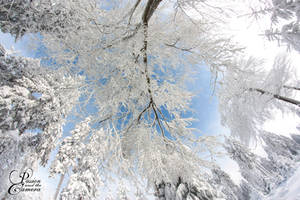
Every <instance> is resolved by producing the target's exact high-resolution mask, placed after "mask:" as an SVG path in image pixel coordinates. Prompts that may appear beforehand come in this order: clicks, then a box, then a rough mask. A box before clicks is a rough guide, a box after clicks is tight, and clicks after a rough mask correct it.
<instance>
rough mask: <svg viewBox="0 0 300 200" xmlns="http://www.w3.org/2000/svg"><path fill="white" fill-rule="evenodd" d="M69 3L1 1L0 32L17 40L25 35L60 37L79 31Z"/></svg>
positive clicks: (40, 0) (32, 0)
mask: <svg viewBox="0 0 300 200" xmlns="http://www.w3.org/2000/svg"><path fill="white" fill-rule="evenodd" d="M72 10H73V9H72V4H71V3H69V1H57V0H51V1H47V0H38V1H37V0H1V1H0V30H1V31H2V32H4V33H6V32H7V33H10V34H12V35H13V36H14V37H15V38H16V39H18V38H19V37H21V36H23V35H24V34H25V33H38V32H48V33H51V34H53V35H56V36H58V37H63V33H64V32H67V31H74V30H76V29H78V28H79V27H78V26H77V24H78V23H77V22H76V21H77V19H78V16H76V14H75V12H73V11H72Z"/></svg>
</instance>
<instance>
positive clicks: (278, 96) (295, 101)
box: [248, 88, 300, 107]
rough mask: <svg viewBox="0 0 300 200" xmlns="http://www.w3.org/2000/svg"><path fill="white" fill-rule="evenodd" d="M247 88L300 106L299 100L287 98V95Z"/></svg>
mask: <svg viewBox="0 0 300 200" xmlns="http://www.w3.org/2000/svg"><path fill="white" fill-rule="evenodd" d="M248 90H249V91H255V92H259V93H261V94H265V95H270V96H272V97H274V98H275V99H278V100H280V101H284V102H286V103H290V104H293V105H296V106H298V107H300V101H297V100H295V99H291V98H288V97H283V96H280V95H278V94H273V93H271V92H267V91H264V90H262V89H259V88H249V89H248Z"/></svg>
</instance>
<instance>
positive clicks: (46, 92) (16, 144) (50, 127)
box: [0, 47, 81, 192]
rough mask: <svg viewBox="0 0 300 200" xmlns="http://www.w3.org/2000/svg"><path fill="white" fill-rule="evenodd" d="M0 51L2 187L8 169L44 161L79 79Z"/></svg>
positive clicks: (75, 97)
mask: <svg viewBox="0 0 300 200" xmlns="http://www.w3.org/2000/svg"><path fill="white" fill-rule="evenodd" d="M0 49H1V55H0V121H1V122H0V138H1V144H0V149H1V151H0V161H1V166H0V180H1V183H3V185H2V184H1V186H3V187H6V185H5V184H4V183H6V182H8V179H7V175H9V173H10V171H11V170H12V168H14V167H15V169H16V170H21V169H23V168H26V166H31V167H32V166H34V163H36V162H37V161H38V160H40V161H41V163H42V164H43V165H45V164H46V162H47V160H48V157H49V154H50V152H51V151H52V150H53V149H54V148H55V147H56V144H57V141H58V139H59V138H60V137H61V136H62V126H63V124H64V120H65V117H66V115H67V114H68V113H69V112H70V111H71V109H72V107H73V106H74V104H75V103H76V102H77V100H78V97H79V92H78V88H79V86H80V84H81V79H80V78H72V77H67V76H64V74H63V73H59V72H53V71H51V70H47V69H46V68H43V67H41V66H40V64H39V61H38V60H34V59H31V58H24V57H16V56H11V55H8V54H7V53H6V52H5V49H4V48H3V47H1V48H0ZM3 191H4V192H6V191H7V188H5V189H4V188H1V192H3Z"/></svg>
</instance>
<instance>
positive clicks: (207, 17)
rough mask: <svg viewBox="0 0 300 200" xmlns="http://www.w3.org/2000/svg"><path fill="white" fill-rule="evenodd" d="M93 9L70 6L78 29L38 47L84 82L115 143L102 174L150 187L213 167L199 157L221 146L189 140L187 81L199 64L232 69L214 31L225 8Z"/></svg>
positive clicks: (123, 5) (141, 4)
mask: <svg viewBox="0 0 300 200" xmlns="http://www.w3.org/2000/svg"><path fill="white" fill-rule="evenodd" d="M90 2H91V3H90V4H82V2H81V1H76V2H75V1H74V2H73V3H74V5H76V6H74V8H76V9H77V10H76V12H78V13H81V14H82V15H81V19H80V20H81V21H80V22H79V23H80V24H79V26H80V27H81V28H80V29H78V30H76V31H70V32H67V33H66V34H65V36H64V37H63V39H61V38H59V37H53V36H52V35H51V34H44V35H43V39H44V40H43V42H44V44H45V45H46V47H47V48H48V50H49V52H48V54H49V55H51V56H52V58H53V59H54V60H55V61H56V63H57V64H58V65H59V66H63V68H65V69H67V70H68V71H69V72H70V73H75V74H77V73H81V74H84V75H85V76H86V77H87V78H86V81H87V82H88V84H87V88H86V91H87V94H86V95H87V97H88V98H87V99H93V102H95V105H96V106H97V110H96V111H95V112H97V115H95V116H94V117H93V120H92V121H93V123H94V122H98V123H97V125H95V126H97V129H101V128H103V130H104V133H105V134H107V135H109V136H113V137H115V139H117V140H118V141H119V143H116V145H115V146H109V148H110V149H109V151H108V152H110V153H109V154H108V157H109V158H110V159H111V160H110V161H109V162H115V163H114V165H110V166H106V167H107V168H106V167H105V168H106V169H107V170H108V169H110V170H111V171H114V170H116V169H118V170H117V173H118V174H119V175H120V174H122V175H124V174H126V175H127V176H128V177H130V178H132V179H136V178H137V177H138V178H142V179H143V180H146V181H148V183H149V185H155V183H159V182H162V181H164V182H166V183H170V184H173V185H174V184H176V182H177V179H178V177H181V178H182V179H183V180H184V182H187V183H189V182H190V181H191V180H192V178H193V177H194V176H198V175H199V171H200V170H201V168H202V167H210V166H211V162H210V160H209V161H207V160H204V159H202V158H201V157H200V156H198V155H200V154H198V153H199V152H203V151H209V152H214V148H215V147H216V146H217V144H218V142H216V140H215V138H214V137H205V136H201V137H199V138H196V137H194V136H195V135H194V134H195V133H196V132H195V130H194V129H192V128H191V126H190V125H191V122H192V120H193V118H192V117H190V116H188V117H186V115H185V114H186V113H187V111H189V109H190V107H189V103H190V102H191V99H192V96H193V95H192V93H191V92H189V91H188V90H187V87H186V82H187V81H188V79H187V77H188V76H189V75H192V73H193V72H194V71H197V68H196V66H202V65H203V64H204V63H205V64H206V65H208V66H209V67H210V69H211V71H212V72H213V73H214V74H216V72H218V71H219V70H221V69H222V68H226V67H231V59H232V57H233V56H234V55H235V54H236V53H237V52H238V50H239V49H238V48H235V46H234V45H232V43H231V42H230V40H229V39H227V38H223V36H222V34H219V33H220V32H219V30H218V31H216V29H217V26H216V24H217V23H220V20H216V19H217V18H219V16H218V15H222V16H223V12H222V11H224V10H225V9H221V8H220V9H218V8H216V7H214V6H213V5H214V3H213V2H208V1H205V2H203V1H177V2H172V1H171V2H166V3H165V2H163V1H160V0H147V1H140V0H137V1H125V2H123V1H122V2H120V1H110V2H107V1H105V2H97V3H93V1H90ZM218 2H220V4H222V5H223V4H224V3H222V1H218ZM200 5H201V6H200ZM174 8H175V9H174ZM190 9H193V10H194V11H197V12H198V11H199V12H198V13H199V14H198V15H197V16H196V17H195V16H190V15H189V14H188V13H187V11H188V10H190ZM199 9H200V10H199ZM216 16H218V17H216ZM214 17H216V18H214ZM94 134H96V131H91V135H94ZM105 143H106V141H103V143H102V145H103V144H105ZM195 144H198V145H195ZM95 156H96V155H95ZM95 159H96V160H97V158H95ZM112 166H113V167H112ZM106 169H105V170H106Z"/></svg>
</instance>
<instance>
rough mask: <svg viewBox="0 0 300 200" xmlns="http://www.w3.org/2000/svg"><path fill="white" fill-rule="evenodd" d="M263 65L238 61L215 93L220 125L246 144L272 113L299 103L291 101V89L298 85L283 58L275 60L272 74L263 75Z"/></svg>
mask: <svg viewBox="0 0 300 200" xmlns="http://www.w3.org/2000/svg"><path fill="white" fill-rule="evenodd" d="M261 65H262V61H260V60H257V59H254V58H249V59H238V60H237V61H236V68H233V69H232V70H231V69H228V70H227V71H226V73H225V75H224V79H223V80H222V81H220V89H219V91H218V96H219V106H220V112H221V117H222V123H223V124H224V125H225V126H227V127H228V128H229V129H230V130H231V134H232V135H234V136H238V137H239V138H240V139H241V141H243V142H245V143H249V140H250V139H251V138H254V137H255V136H256V134H257V132H258V131H259V127H260V126H259V125H262V124H263V123H264V122H265V121H266V120H267V119H270V118H272V117H271V115H272V110H273V109H274V108H277V109H279V110H281V111H282V112H285V111H287V110H289V107H290V106H292V105H294V106H297V107H299V106H300V101H298V100H296V99H293V93H292V92H293V89H291V88H293V87H292V86H294V85H296V84H297V82H296V81H295V80H294V79H293V78H292V77H293V73H294V71H293V70H292V68H291V66H290V64H289V61H288V59H287V58H286V57H285V56H278V57H277V58H276V59H275V61H274V64H273V67H272V70H270V71H269V72H268V73H266V72H265V71H264V70H262V68H261Z"/></svg>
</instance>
